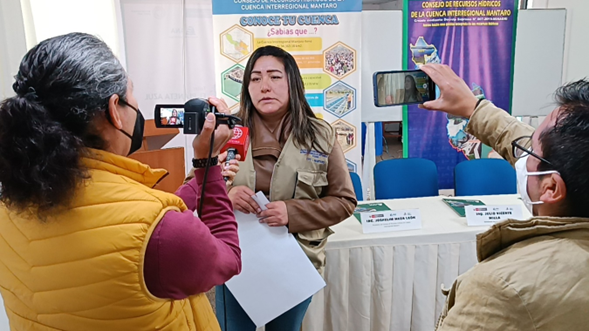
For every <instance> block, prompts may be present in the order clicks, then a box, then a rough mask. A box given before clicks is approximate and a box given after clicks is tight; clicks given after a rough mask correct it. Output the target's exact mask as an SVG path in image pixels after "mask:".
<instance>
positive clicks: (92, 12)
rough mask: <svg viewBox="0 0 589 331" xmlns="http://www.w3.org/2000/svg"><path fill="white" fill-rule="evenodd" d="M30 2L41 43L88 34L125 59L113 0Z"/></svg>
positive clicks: (38, 40) (39, 0)
mask: <svg viewBox="0 0 589 331" xmlns="http://www.w3.org/2000/svg"><path fill="white" fill-rule="evenodd" d="M2 1H4V0H2ZM28 1H29V2H30V7H31V14H32V17H33V22H34V31H35V36H36V41H37V42H40V41H42V40H45V39H47V38H51V37H55V36H58V35H62V34H66V33H70V32H85V33H89V34H93V35H95V36H97V37H99V38H100V39H102V40H103V41H104V42H105V43H106V44H107V45H108V46H109V47H110V48H111V49H112V51H113V53H114V54H115V55H116V56H117V57H118V56H119V55H121V54H120V51H119V39H118V31H117V22H116V15H115V4H114V1H113V0H51V1H47V0H28ZM32 46H33V45H29V48H30V47H32Z"/></svg>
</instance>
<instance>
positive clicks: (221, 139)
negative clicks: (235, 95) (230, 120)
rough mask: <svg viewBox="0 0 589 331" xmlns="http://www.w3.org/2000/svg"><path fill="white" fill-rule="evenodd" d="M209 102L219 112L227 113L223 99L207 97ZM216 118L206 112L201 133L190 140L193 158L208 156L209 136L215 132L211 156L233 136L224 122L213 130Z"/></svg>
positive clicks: (215, 154)
mask: <svg viewBox="0 0 589 331" xmlns="http://www.w3.org/2000/svg"><path fill="white" fill-rule="evenodd" d="M209 103H210V104H211V105H213V106H215V107H216V108H217V111H218V112H219V113H224V114H228V113H229V107H227V104H226V103H225V101H223V100H221V99H217V98H214V97H211V98H209ZM215 123H216V118H215V115H213V114H207V119H206V121H205V123H204V125H203V128H202V131H201V133H200V134H199V135H198V136H196V138H194V140H193V141H192V148H194V158H195V159H206V158H207V157H209V148H210V145H211V136H212V135H213V133H214V134H215V142H214V145H213V153H212V154H211V157H215V156H217V155H219V152H220V151H221V148H223V146H225V144H226V143H227V142H228V141H229V139H231V137H233V130H232V129H229V127H228V126H227V125H225V124H223V125H219V127H218V128H217V129H216V130H215Z"/></svg>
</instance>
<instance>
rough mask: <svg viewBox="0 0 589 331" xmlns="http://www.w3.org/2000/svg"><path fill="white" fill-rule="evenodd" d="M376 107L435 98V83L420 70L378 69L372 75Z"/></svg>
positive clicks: (420, 101) (406, 103)
mask: <svg viewBox="0 0 589 331" xmlns="http://www.w3.org/2000/svg"><path fill="white" fill-rule="evenodd" d="M373 85H374V105H375V106H377V107H388V106H399V105H410V104H421V103H424V102H427V101H431V100H435V99H436V85H435V83H434V82H433V80H431V79H430V77H429V76H428V75H427V74H426V73H425V72H423V71H421V70H398V71H380V72H375V73H374V75H373Z"/></svg>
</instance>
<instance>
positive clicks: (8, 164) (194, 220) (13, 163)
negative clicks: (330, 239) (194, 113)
mask: <svg viewBox="0 0 589 331" xmlns="http://www.w3.org/2000/svg"><path fill="white" fill-rule="evenodd" d="M15 79H16V81H15V83H14V85H13V88H14V90H15V92H16V95H15V96H14V97H11V98H8V99H6V100H4V101H3V102H2V103H1V104H0V183H1V187H0V292H1V294H2V297H3V299H4V304H5V308H6V312H7V315H8V318H9V322H10V328H11V330H84V331H92V330H96V331H98V330H100V331H105V330H109V331H113V330H125V331H130V330H199V331H213V330H219V329H220V328H219V324H218V322H217V320H216V318H215V315H214V313H213V310H212V309H211V306H210V304H209V301H208V300H207V298H206V296H205V295H204V294H203V293H204V292H206V291H207V290H208V289H210V288H212V287H213V286H215V285H219V284H223V283H224V282H226V281H227V280H229V279H230V278H231V277H233V276H234V275H236V274H238V273H239V272H240V270H241V252H240V250H239V246H238V237H237V224H236V222H235V217H234V215H233V211H232V207H231V203H230V201H229V199H228V197H227V193H226V188H225V183H224V181H223V179H222V178H223V177H222V176H223V175H222V170H221V169H220V167H219V166H218V165H217V163H216V158H217V155H218V154H219V151H220V149H221V147H222V146H223V145H224V144H225V143H226V142H227V141H228V140H229V139H230V138H231V135H232V132H233V131H232V130H230V129H229V128H228V127H227V126H226V125H219V126H218V128H216V126H215V123H216V122H215V116H213V115H212V114H209V116H208V117H207V121H205V122H206V123H205V124H204V128H203V131H202V133H201V135H199V136H198V137H197V138H195V140H194V142H193V147H194V155H195V159H196V160H199V161H201V162H200V163H201V164H202V163H203V162H205V163H206V162H209V163H210V164H209V165H208V166H209V168H208V169H209V172H208V175H205V176H203V171H202V170H204V169H196V171H195V178H194V179H193V180H192V181H191V182H189V183H187V184H185V185H183V186H182V187H180V188H179V190H178V192H176V194H171V193H166V192H162V191H159V190H156V189H154V188H153V187H154V186H155V185H156V184H157V183H158V182H159V181H160V180H161V179H162V178H163V177H164V176H165V175H166V174H167V172H166V171H165V170H161V169H160V170H157V169H151V168H150V167H149V166H147V165H145V164H142V163H140V162H138V161H136V160H133V159H131V158H129V157H128V155H130V154H132V153H133V152H135V151H137V150H138V149H139V148H140V147H141V144H142V139H143V126H144V119H143V116H142V114H141V112H140V111H139V109H138V104H137V101H136V99H135V98H134V96H133V84H132V83H131V80H130V78H129V77H128V76H127V74H126V72H125V70H124V69H123V67H122V66H121V64H120V63H119V61H118V60H117V59H116V57H115V56H114V55H113V53H112V52H111V50H110V49H109V48H108V46H107V45H106V44H105V43H104V42H102V41H101V40H99V39H98V38H96V37H94V36H91V35H87V34H83V33H71V34H67V35H62V36H58V37H55V38H51V39H47V40H45V41H42V42H41V43H39V44H38V45H36V46H35V47H33V48H32V49H31V50H30V51H29V52H28V53H27V54H26V55H25V56H24V58H23V60H22V62H21V64H20V68H19V70H18V73H17V75H16V76H15ZM209 102H210V103H211V104H213V105H214V106H216V107H217V109H218V110H219V111H220V112H224V113H229V110H228V108H227V105H226V104H225V103H224V101H222V100H220V99H216V98H210V99H209ZM213 135H214V146H212V157H213V161H209V159H208V156H209V153H210V152H209V151H210V148H211V147H210V140H211V137H213ZM204 183H207V185H206V189H205V191H206V196H205V202H204V204H203V208H202V215H198V217H197V216H195V215H194V211H195V209H196V206H197V205H198V202H199V196H200V188H201V187H202V185H203V184H204ZM197 192H198V193H197ZM209 192H210V194H209Z"/></svg>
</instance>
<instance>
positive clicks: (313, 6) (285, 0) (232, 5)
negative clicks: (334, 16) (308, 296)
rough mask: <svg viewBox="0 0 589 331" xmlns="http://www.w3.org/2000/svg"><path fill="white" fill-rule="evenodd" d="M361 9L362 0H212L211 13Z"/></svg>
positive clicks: (243, 13) (345, 10)
mask: <svg viewBox="0 0 589 331" xmlns="http://www.w3.org/2000/svg"><path fill="white" fill-rule="evenodd" d="M360 11H362V0H213V15H258V14H294V13H335V12H339V13H345V12H360Z"/></svg>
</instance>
